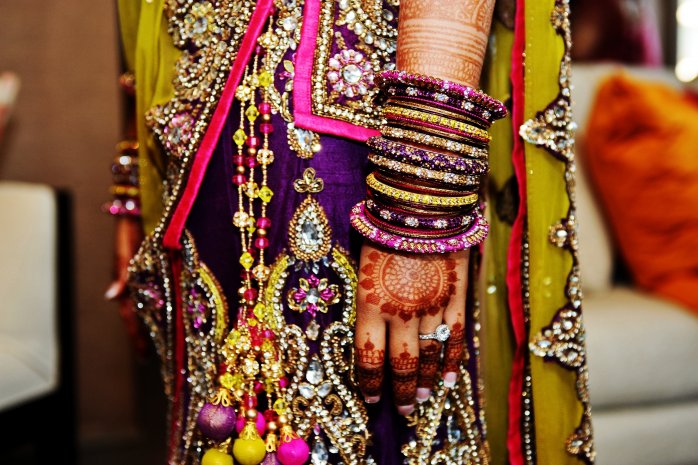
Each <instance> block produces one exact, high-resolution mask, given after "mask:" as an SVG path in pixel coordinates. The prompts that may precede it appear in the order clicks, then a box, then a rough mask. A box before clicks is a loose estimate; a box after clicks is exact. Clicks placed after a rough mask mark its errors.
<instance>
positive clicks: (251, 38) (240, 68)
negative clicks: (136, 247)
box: [163, 0, 273, 249]
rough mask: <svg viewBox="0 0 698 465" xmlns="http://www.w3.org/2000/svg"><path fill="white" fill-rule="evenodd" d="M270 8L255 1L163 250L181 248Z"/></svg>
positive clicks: (264, 1) (266, 2) (267, 2)
mask: <svg viewBox="0 0 698 465" xmlns="http://www.w3.org/2000/svg"><path fill="white" fill-rule="evenodd" d="M272 6H273V1H272V0H259V2H258V3H257V7H256V8H255V10H254V12H253V13H252V18H250V23H249V27H248V30H247V33H246V34H245V37H244V38H243V39H242V42H241V44H240V49H239V50H238V54H237V57H236V58H235V62H234V63H233V66H232V68H231V70H230V74H229V75H228V80H227V81H226V83H225V87H224V88H223V92H222V93H221V98H220V101H219V102H218V105H217V106H216V110H215V112H214V113H213V117H212V118H211V122H210V123H209V125H208V128H207V129H206V134H205V135H204V138H203V140H202V141H201V145H200V146H199V149H198V150H197V152H196V154H195V155H194V161H193V163H192V165H191V170H190V172H189V177H188V178H187V180H186V185H185V186H184V192H183V193H182V197H181V198H180V200H179V202H178V203H177V205H176V207H175V211H174V213H173V214H172V218H171V220H170V223H169V224H168V225H167V229H166V230H165V235H164V237H163V245H164V246H165V247H167V248H170V249H179V248H180V247H181V244H180V241H179V239H180V237H181V235H182V231H183V230H184V224H185V223H186V221H187V218H188V217H189V213H190V212H191V209H192V207H193V206H194V201H195V200H196V196H197V194H198V193H199V188H200V187H201V183H202V182H203V180H204V175H205V174H206V167H207V166H208V163H209V161H210V160H211V156H212V155H213V151H214V150H215V148H216V145H217V144H218V140H219V138H220V136H221V132H222V130H223V126H224V125H225V121H226V119H227V118H228V113H229V112H230V108H231V106H232V104H233V99H234V97H235V90H236V89H237V86H238V84H240V80H241V79H242V75H243V72H244V70H245V66H247V63H248V62H249V60H250V56H251V55H252V52H253V51H254V49H255V46H256V45H257V37H259V35H260V34H261V32H262V29H263V28H264V24H265V22H266V20H267V18H268V17H269V14H270V13H271V10H272Z"/></svg>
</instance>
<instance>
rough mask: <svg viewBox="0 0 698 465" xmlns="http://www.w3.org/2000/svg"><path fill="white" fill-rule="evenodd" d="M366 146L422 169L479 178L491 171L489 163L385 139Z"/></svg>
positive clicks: (370, 139)
mask: <svg viewBox="0 0 698 465" xmlns="http://www.w3.org/2000/svg"><path fill="white" fill-rule="evenodd" d="M366 144H367V145H368V146H369V147H370V148H372V149H373V150H375V151H376V152H378V153H380V154H381V155H383V156H385V157H386V158H391V159H393V160H396V161H401V162H403V163H410V164H412V165H415V166H419V167H422V168H428V169H432V170H439V171H448V172H456V173H459V174H472V175H478V176H482V175H485V174H487V172H488V169H489V168H488V166H487V163H486V162H484V161H482V160H476V159H472V158H464V157H461V156H459V155H453V154H445V153H439V152H432V151H431V150H425V149H420V148H417V147H413V146H411V145H407V144H403V143H401V142H396V141H393V140H390V139H386V138H384V137H371V138H369V139H368V140H367V141H366Z"/></svg>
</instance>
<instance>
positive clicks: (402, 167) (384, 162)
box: [368, 153, 480, 188]
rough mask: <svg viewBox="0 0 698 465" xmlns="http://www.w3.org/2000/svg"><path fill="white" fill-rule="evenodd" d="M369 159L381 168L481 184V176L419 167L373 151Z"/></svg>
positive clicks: (448, 180)
mask: <svg viewBox="0 0 698 465" xmlns="http://www.w3.org/2000/svg"><path fill="white" fill-rule="evenodd" d="M368 160H369V161H370V162H371V163H373V164H374V165H376V166H377V167H379V168H383V169H389V170H393V171H396V172H398V173H402V174H407V175H410V176H415V177H417V178H424V179H428V180H430V181H440V182H443V183H446V184H452V185H454V186H468V187H472V188H477V187H478V186H479V185H480V177H479V176H469V175H463V174H455V173H449V172H447V171H434V170H430V169H427V168H419V167H416V166H413V165H410V164H407V163H402V162H400V161H396V160H391V159H389V158H385V157H383V156H381V155H378V154H375V153H371V154H369V155H368Z"/></svg>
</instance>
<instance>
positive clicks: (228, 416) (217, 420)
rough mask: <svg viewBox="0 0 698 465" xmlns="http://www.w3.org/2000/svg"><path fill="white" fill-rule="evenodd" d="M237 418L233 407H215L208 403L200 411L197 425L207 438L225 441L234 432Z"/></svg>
mask: <svg viewBox="0 0 698 465" xmlns="http://www.w3.org/2000/svg"><path fill="white" fill-rule="evenodd" d="M236 421H237V416H236V415H235V409H234V408H233V407H224V406H223V405H214V404H211V403H210V402H206V403H205V404H204V406H203V407H202V408H201V410H200V411H199V416H198V417H197V418H196V425H197V426H198V428H199V430H200V431H201V432H202V433H203V434H204V435H206V436H207V437H209V438H211V439H213V440H216V441H223V440H224V439H226V438H227V437H228V436H230V434H231V433H232V432H233V429H234V428H235V423H236Z"/></svg>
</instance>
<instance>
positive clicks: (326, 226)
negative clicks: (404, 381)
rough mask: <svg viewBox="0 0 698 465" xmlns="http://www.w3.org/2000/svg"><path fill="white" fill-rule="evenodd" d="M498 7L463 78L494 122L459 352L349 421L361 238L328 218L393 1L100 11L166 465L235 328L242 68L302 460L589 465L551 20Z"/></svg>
mask: <svg viewBox="0 0 698 465" xmlns="http://www.w3.org/2000/svg"><path fill="white" fill-rule="evenodd" d="M516 3H517V5H516V8H517V10H516V13H515V15H513V16H510V17H509V20H511V23H513V24H509V26H514V27H512V28H510V27H507V24H506V23H508V22H509V21H507V20H506V18H504V19H502V17H497V16H496V17H495V20H494V23H493V29H492V38H491V43H490V50H489V55H488V58H487V64H486V71H485V76H484V78H483V86H484V87H486V90H487V91H488V92H489V93H490V94H491V95H493V96H495V97H497V98H499V99H500V100H502V101H504V102H506V104H507V106H508V107H509V109H510V115H511V116H510V117H508V118H507V119H505V120H503V121H502V122H498V123H497V124H496V125H495V126H494V127H493V128H492V133H493V142H492V145H491V149H490V163H491V173H490V176H489V180H488V191H487V194H488V199H487V210H486V212H487V215H488V221H489V222H490V227H491V232H490V236H489V237H488V239H487V241H486V242H485V245H484V247H478V248H474V249H472V251H471V253H472V255H471V256H472V259H471V277H470V279H471V285H470V286H469V288H470V290H471V291H470V295H469V299H468V300H469V302H468V312H469V315H468V316H469V318H468V332H467V335H468V339H467V340H468V350H467V353H468V356H467V357H466V358H465V359H464V360H463V363H462V366H461V368H460V374H461V376H460V378H459V381H458V384H457V386H456V387H455V388H454V389H451V390H448V389H444V388H443V386H440V387H438V388H437V389H436V390H435V392H434V394H433V395H432V397H431V399H430V400H429V401H427V402H425V403H424V404H420V405H419V406H418V409H417V410H416V412H415V413H414V414H413V415H410V416H408V417H407V418H403V417H401V416H399V415H397V413H396V412H395V409H394V407H393V405H392V401H391V393H390V392H389V391H390V390H389V389H386V390H385V395H384V397H383V400H382V401H381V402H380V403H379V404H377V405H368V404H365V403H364V402H363V400H362V398H361V396H360V395H359V393H358V390H357V388H356V384H355V380H354V372H353V368H352V367H353V358H352V357H353V354H352V350H353V349H352V323H353V319H354V315H355V312H356V305H355V295H356V285H357V269H356V266H357V258H358V251H359V247H360V244H361V239H362V238H361V237H360V236H358V235H357V234H356V233H355V232H354V231H353V230H352V229H351V226H350V224H349V221H348V215H349V211H350V209H351V207H352V206H353V205H354V204H356V203H357V202H358V201H360V200H362V199H363V197H364V194H365V184H364V178H365V175H366V163H367V161H366V159H367V154H368V149H367V147H366V145H365V143H364V142H365V140H366V139H367V138H368V137H370V136H372V135H376V134H377V129H378V128H379V127H380V125H381V122H382V116H381V111H380V106H378V105H376V104H375V103H374V100H373V99H374V96H375V85H374V77H375V73H377V72H378V71H380V70H382V69H389V68H390V67H392V66H393V65H392V63H393V59H394V54H395V48H396V35H397V28H396V24H397V14H398V0H385V1H381V0H275V1H272V0H257V1H252V0H144V1H140V2H139V1H127V0H121V1H119V15H120V16H119V17H120V26H121V31H122V44H123V50H124V56H125V61H126V63H127V65H128V66H129V68H130V69H131V70H132V71H133V72H134V75H135V82H136V99H137V113H138V133H139V135H138V137H139V142H140V149H139V159H140V161H139V164H140V167H139V170H140V189H141V202H142V212H143V215H142V216H143V222H144V227H145V230H146V232H147V237H146V239H145V241H144V242H143V244H142V246H141V248H140V250H139V252H138V254H137V256H136V257H134V259H133V261H132V263H131V267H130V274H129V286H130V290H131V292H132V295H133V298H134V299H135V302H136V306H137V312H138V314H139V315H140V317H141V318H142V319H143V321H144V322H145V324H146V325H147V327H148V328H149V330H150V336H151V338H152V341H153V344H154V347H155V348H156V350H157V353H158V355H159V358H160V359H161V362H162V379H163V383H164V386H165V395H166V396H167V398H168V401H169V410H168V418H167V424H168V428H169V430H168V438H169V441H168V444H167V447H168V461H169V463H170V464H177V465H179V464H189V463H199V461H200V460H201V455H202V454H203V452H204V451H205V450H206V449H207V448H208V447H209V446H210V445H211V444H210V443H209V441H208V440H207V439H206V437H204V436H203V435H201V434H200V432H199V431H198V430H197V428H196V416H197V413H198V411H199V409H200V408H201V407H202V405H203V403H204V402H205V401H206V400H207V399H209V398H210V397H211V396H212V395H213V394H214V390H215V386H216V378H217V375H218V362H219V357H220V355H219V349H220V346H221V344H222V343H223V341H224V340H225V338H226V336H227V335H228V331H230V328H231V324H232V322H234V321H235V312H236V305H235V302H236V301H237V298H238V296H237V292H238V287H239V286H240V273H241V266H242V264H241V263H243V262H244V258H243V255H244V252H243V250H242V248H241V241H240V236H239V235H238V233H237V231H238V228H237V227H235V226H234V225H233V224H232V219H233V217H234V215H235V212H236V211H237V210H238V191H237V188H236V186H235V185H234V184H233V183H231V178H232V177H233V176H234V175H235V168H234V165H233V161H232V160H233V157H234V156H235V154H236V150H237V147H236V144H237V142H236V137H239V134H237V131H238V129H239V128H240V127H241V124H242V125H243V126H244V124H246V123H245V120H247V119H249V118H253V117H256V116H255V115H253V114H249V113H248V111H249V108H247V107H245V105H241V104H240V96H241V95H242V94H244V93H245V92H247V91H248V90H249V89H250V88H253V87H254V83H253V80H254V79H258V78H259V76H260V75H259V70H260V69H262V68H264V69H269V70H273V76H268V78H270V79H273V82H274V86H273V88H274V89H275V91H273V92H271V93H270V94H269V103H270V104H271V108H272V117H271V124H272V125H273V128H272V129H273V133H271V136H270V148H271V149H272V150H273V153H274V161H273V163H272V164H270V165H269V174H268V183H267V185H266V189H267V190H265V192H264V193H262V192H261V191H260V192H258V193H257V195H267V196H269V197H270V198H271V199H272V200H271V201H270V202H269V207H268V210H267V214H266V216H267V217H268V218H270V219H271V222H272V226H271V227H269V232H268V236H267V237H268V240H269V246H268V248H267V249H266V254H267V255H266V256H267V257H268V258H269V262H270V276H269V278H268V286H267V288H266V290H265V292H266V296H267V298H268V302H270V303H271V305H270V307H271V309H270V310H269V311H270V312H274V314H275V315H276V317H277V318H281V319H282V325H283V327H284V332H283V334H284V338H283V343H282V346H283V348H284V349H285V354H286V356H287V366H286V369H287V376H288V378H289V382H290V385H289V389H288V390H287V394H286V398H285V401H286V403H287V405H288V406H289V408H290V409H291V410H292V411H293V422H294V426H295V427H296V429H297V431H298V432H299V434H300V435H301V436H302V437H304V439H305V440H306V441H307V442H308V444H309V446H310V450H311V457H310V463H312V464H314V465H324V464H340V463H342V464H371V463H376V464H381V465H388V464H398V463H407V464H412V465H417V464H427V463H432V464H437V463H453V464H504V463H510V464H536V463H540V464H544V465H549V464H555V465H564V464H570V465H571V464H578V463H580V462H583V463H586V464H591V463H593V460H594V451H593V444H592V432H591V417H590V407H589V398H588V393H587V371H586V360H585V349H584V327H583V322H582V319H581V291H580V284H579V270H578V266H577V262H576V248H577V239H576V224H575V212H574V195H573V194H574V156H573V142H574V139H573V131H574V122H573V120H572V116H571V113H570V86H569V83H568V79H569V73H570V69H569V65H570V61H569V47H570V35H569V33H570V32H569V7H568V3H567V1H566V0H542V1H538V2H525V3H524V2H523V1H518V2H516ZM509 13H510V14H512V12H511V11H510V12H509ZM500 16H505V15H500ZM522 56H525V63H524V62H522V60H521V58H520V57H522ZM517 57H519V58H517ZM251 113H254V111H251ZM241 258H243V260H241ZM388 384H389V383H388Z"/></svg>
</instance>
